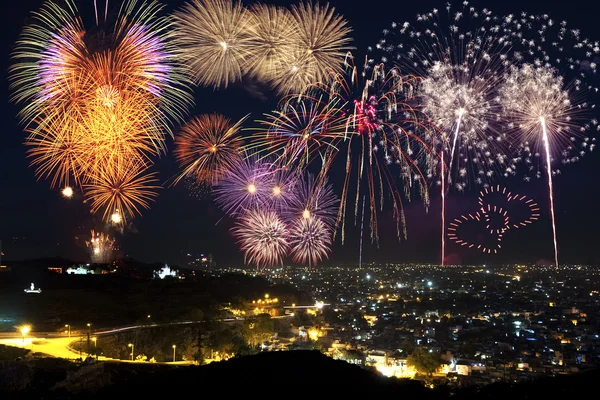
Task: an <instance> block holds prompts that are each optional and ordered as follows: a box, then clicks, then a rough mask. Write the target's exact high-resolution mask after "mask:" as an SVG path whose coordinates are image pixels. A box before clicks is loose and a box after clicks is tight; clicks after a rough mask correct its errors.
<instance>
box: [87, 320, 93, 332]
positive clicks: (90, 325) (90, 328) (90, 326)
mask: <svg viewBox="0 0 600 400" xmlns="http://www.w3.org/2000/svg"><path fill="white" fill-rule="evenodd" d="M87 327H88V333H92V324H90V323H89V322H88V324H87Z"/></svg>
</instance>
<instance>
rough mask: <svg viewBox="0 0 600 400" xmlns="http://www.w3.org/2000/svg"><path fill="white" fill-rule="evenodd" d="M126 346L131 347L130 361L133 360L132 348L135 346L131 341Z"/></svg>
mask: <svg viewBox="0 0 600 400" xmlns="http://www.w3.org/2000/svg"><path fill="white" fill-rule="evenodd" d="M127 347H131V361H133V350H134V349H135V346H134V345H133V343H129V344H128V345H127Z"/></svg>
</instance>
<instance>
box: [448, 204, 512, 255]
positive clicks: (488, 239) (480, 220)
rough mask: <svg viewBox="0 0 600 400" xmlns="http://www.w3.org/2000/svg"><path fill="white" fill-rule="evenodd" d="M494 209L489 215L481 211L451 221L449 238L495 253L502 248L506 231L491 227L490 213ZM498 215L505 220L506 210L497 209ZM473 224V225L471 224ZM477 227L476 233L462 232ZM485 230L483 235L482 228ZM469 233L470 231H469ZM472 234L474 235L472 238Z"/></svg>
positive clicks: (470, 247) (467, 245)
mask: <svg viewBox="0 0 600 400" xmlns="http://www.w3.org/2000/svg"><path fill="white" fill-rule="evenodd" d="M492 212H493V211H490V212H489V213H488V214H486V215H487V220H486V215H482V213H480V212H479V211H478V212H476V213H474V214H467V215H462V216H461V217H460V218H456V219H455V220H454V221H452V222H450V226H449V227H448V238H449V239H450V240H452V241H454V242H455V243H456V244H459V245H461V246H465V247H467V248H469V249H477V250H481V251H482V252H483V253H486V254H492V252H493V253H494V254H497V253H498V250H500V249H501V248H502V235H503V233H504V231H503V230H502V229H500V231H498V232H495V231H493V229H490V222H489V218H491V217H490V216H489V215H490V214H491V213H492ZM494 213H496V214H497V215H496V216H497V217H499V218H500V219H501V220H504V219H505V218H506V216H505V215H504V211H501V210H497V211H495V212H494ZM469 225H471V226H469ZM473 226H474V227H475V228H477V230H476V232H475V234H471V235H469V237H466V236H467V234H466V233H465V232H462V230H463V229H465V230H468V229H467V228H469V227H470V228H471V229H472V228H473ZM482 228H483V230H485V232H486V233H485V234H484V235H481V233H480V232H481V230H482ZM467 233H468V232H467ZM471 236H473V237H472V238H471Z"/></svg>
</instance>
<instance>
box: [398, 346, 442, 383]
mask: <svg viewBox="0 0 600 400" xmlns="http://www.w3.org/2000/svg"><path fill="white" fill-rule="evenodd" d="M406 364H407V365H408V366H411V367H414V368H415V369H416V370H417V372H418V373H419V374H423V375H429V376H431V374H433V373H434V372H435V371H436V370H437V369H438V368H439V366H440V357H439V356H438V354H437V353H430V352H429V350H427V349H426V348H423V347H419V348H418V349H416V350H415V351H413V352H412V353H411V354H409V355H408V357H407V358H406Z"/></svg>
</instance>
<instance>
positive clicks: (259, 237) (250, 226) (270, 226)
mask: <svg viewBox="0 0 600 400" xmlns="http://www.w3.org/2000/svg"><path fill="white" fill-rule="evenodd" d="M232 232H233V234H234V235H235V236H236V237H237V238H238V244H239V245H240V248H241V250H242V251H243V252H244V261H245V262H246V263H248V264H255V265H256V266H257V267H258V268H264V267H269V266H273V265H277V264H281V263H282V262H283V259H284V258H285V256H286V255H287V253H288V250H289V247H290V243H289V232H288V228H287V226H286V225H285V224H284V223H283V221H282V220H281V219H280V218H279V216H277V214H276V213H275V212H274V211H269V210H259V209H253V210H249V211H248V212H246V213H245V214H244V215H242V216H241V217H240V219H239V220H238V222H237V223H236V226H235V227H234V228H233V230H232ZM310 254H311V255H312V256H314V255H315V254H314V253H312V250H311V252H310ZM316 254H318V253H316Z"/></svg>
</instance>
